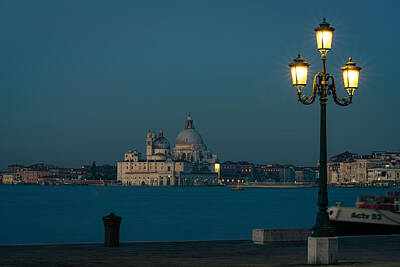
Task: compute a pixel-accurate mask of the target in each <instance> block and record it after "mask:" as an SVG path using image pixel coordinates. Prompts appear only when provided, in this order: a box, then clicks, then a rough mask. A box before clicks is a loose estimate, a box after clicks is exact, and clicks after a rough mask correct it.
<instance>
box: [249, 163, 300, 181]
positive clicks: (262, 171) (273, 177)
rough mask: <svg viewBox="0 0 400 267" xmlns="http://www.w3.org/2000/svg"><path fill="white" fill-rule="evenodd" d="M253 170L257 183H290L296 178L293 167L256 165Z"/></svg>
mask: <svg viewBox="0 0 400 267" xmlns="http://www.w3.org/2000/svg"><path fill="white" fill-rule="evenodd" d="M255 168H256V180H257V181H259V182H262V181H270V182H280V183H292V182H294V180H295V176H296V173H295V167H294V166H293V165H280V164H258V165H256V167H255Z"/></svg>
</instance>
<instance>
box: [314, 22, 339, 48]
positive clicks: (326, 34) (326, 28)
mask: <svg viewBox="0 0 400 267" xmlns="http://www.w3.org/2000/svg"><path fill="white" fill-rule="evenodd" d="M334 30H335V29H334V28H332V27H331V26H330V24H329V23H328V22H326V19H325V18H324V20H323V21H322V23H320V24H319V27H318V28H316V29H315V33H316V37H317V48H318V50H319V51H320V52H321V54H325V55H326V53H327V52H328V51H329V50H331V48H332V39H333V31H334Z"/></svg>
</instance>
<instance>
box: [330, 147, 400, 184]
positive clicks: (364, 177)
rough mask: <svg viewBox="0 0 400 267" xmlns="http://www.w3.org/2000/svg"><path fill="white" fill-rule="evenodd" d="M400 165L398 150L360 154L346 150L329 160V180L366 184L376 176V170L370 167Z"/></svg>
mask: <svg viewBox="0 0 400 267" xmlns="http://www.w3.org/2000/svg"><path fill="white" fill-rule="evenodd" d="M383 167H391V168H399V167H400V153H397V152H373V153H372V154H370V155H360V154H354V153H350V152H344V153H342V154H339V155H337V156H334V157H332V158H330V159H329V161H328V182H329V183H332V184H348V183H357V184H366V183H369V181H370V178H369V177H370V176H371V179H374V177H377V176H376V175H377V174H376V173H375V172H374V171H372V172H371V174H369V172H368V171H369V170H370V169H376V168H378V169H379V168H383Z"/></svg>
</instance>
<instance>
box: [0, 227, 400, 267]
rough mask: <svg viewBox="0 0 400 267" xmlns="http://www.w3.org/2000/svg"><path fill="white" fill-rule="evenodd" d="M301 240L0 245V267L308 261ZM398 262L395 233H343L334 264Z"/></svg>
mask: <svg viewBox="0 0 400 267" xmlns="http://www.w3.org/2000/svg"><path fill="white" fill-rule="evenodd" d="M306 263H307V244H306V242H271V243H267V244H266V245H253V243H252V242H251V241H249V240H237V241H232V240H231V241H191V242H147V243H133V242H132V243H122V244H121V246H120V247H119V248H106V247H104V246H103V244H55V245H13V246H0V266H191V267H195V266H290V267H296V266H308V265H307V264H306ZM336 266H352V267H355V266H382V267H384V266H399V267H400V235H389V236H364V237H343V238H340V240H339V265H336Z"/></svg>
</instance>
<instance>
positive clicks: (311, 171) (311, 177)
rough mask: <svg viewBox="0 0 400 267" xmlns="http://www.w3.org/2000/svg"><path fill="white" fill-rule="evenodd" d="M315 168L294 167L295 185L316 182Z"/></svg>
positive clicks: (316, 171)
mask: <svg viewBox="0 0 400 267" xmlns="http://www.w3.org/2000/svg"><path fill="white" fill-rule="evenodd" d="M317 174H318V170H317V168H316V167H296V174H295V176H296V177H295V181H296V183H314V182H316V180H317Z"/></svg>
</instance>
